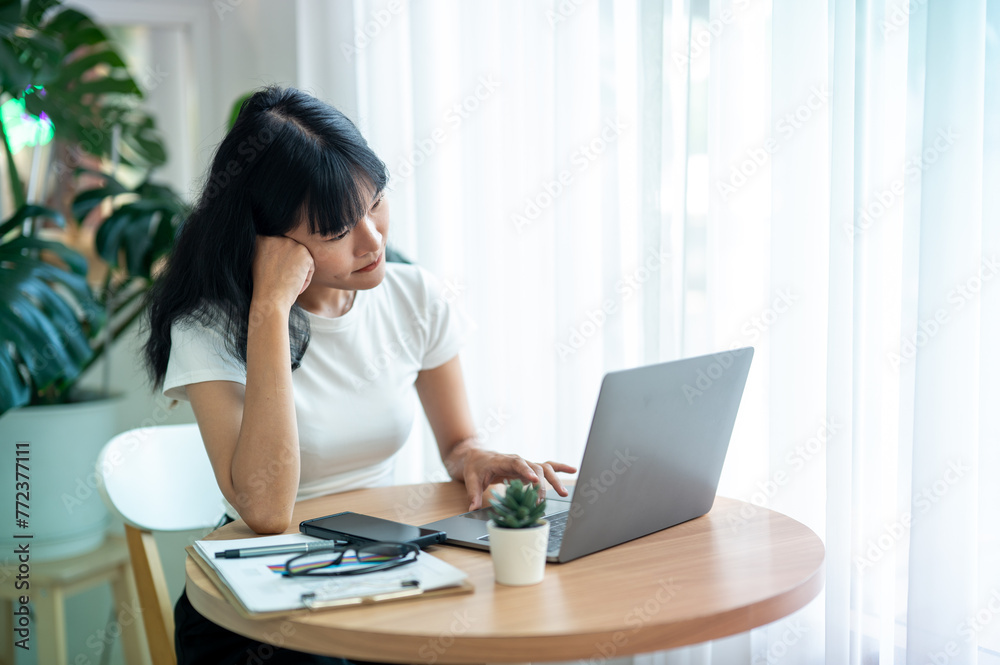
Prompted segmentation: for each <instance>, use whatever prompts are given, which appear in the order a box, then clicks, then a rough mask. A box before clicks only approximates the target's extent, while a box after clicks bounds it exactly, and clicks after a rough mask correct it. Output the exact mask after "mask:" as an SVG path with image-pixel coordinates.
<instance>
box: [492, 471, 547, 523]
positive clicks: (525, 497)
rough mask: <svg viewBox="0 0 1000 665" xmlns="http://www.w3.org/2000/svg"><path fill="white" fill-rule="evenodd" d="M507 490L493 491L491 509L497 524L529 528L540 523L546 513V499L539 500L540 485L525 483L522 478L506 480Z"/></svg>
mask: <svg viewBox="0 0 1000 665" xmlns="http://www.w3.org/2000/svg"><path fill="white" fill-rule="evenodd" d="M504 485H506V487H507V492H506V493H505V494H504V495H503V496H500V495H499V494H497V493H496V491H494V492H493V498H491V499H490V506H491V507H492V510H491V511H490V512H491V513H492V516H493V521H494V522H496V525H497V526H499V527H503V528H505V529H527V528H529V527H533V526H535V525H537V524H538V520H540V519H541V517H542V515H544V514H545V499H542V500H541V501H539V500H538V485H525V484H524V483H522V482H521V481H520V480H514V481H512V482H509V483H507V482H505V483H504Z"/></svg>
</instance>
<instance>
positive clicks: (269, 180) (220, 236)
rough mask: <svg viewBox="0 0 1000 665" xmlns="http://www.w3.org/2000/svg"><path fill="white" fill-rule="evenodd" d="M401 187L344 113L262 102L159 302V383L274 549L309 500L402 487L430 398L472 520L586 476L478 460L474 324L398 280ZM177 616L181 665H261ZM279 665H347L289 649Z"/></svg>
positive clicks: (218, 167) (249, 109) (279, 99)
mask: <svg viewBox="0 0 1000 665" xmlns="http://www.w3.org/2000/svg"><path fill="white" fill-rule="evenodd" d="M387 181H388V173H387V170H386V168H385V165H384V164H383V163H382V161H381V160H380V159H379V158H378V157H377V156H376V155H375V154H374V153H373V152H372V150H371V149H370V148H369V147H368V144H367V142H366V141H365V139H364V138H363V137H362V136H361V134H360V132H358V130H357V128H356V127H355V126H354V125H353V124H352V123H351V121H350V120H348V119H347V118H346V117H345V116H344V115H343V114H341V113H340V112H339V111H337V110H336V109H334V108H332V107H331V106H329V105H327V104H325V103H323V102H321V101H319V100H317V99H314V98H312V97H310V96H309V95H306V94H304V93H302V92H300V91H298V90H294V89H280V88H273V87H272V88H267V89H265V90H262V91H259V92H257V93H256V94H254V95H253V96H251V97H250V98H249V99H248V100H247V101H246V102H245V103H244V105H243V107H242V109H241V111H240V114H239V118H238V119H237V121H236V124H235V125H234V126H233V128H232V130H231V131H230V132H229V133H228V134H227V135H226V137H225V138H224V139H223V141H222V143H221V145H220V146H219V148H218V151H217V153H216V155H215V157H214V159H213V161H212V166H211V170H210V172H209V177H208V181H207V183H206V187H205V190H204V192H203V193H202V196H201V199H200V201H199V202H198V204H197V207H196V208H195V210H194V212H193V213H192V214H191V216H190V217H189V219H188V220H187V221H186V222H185V224H184V226H183V227H182V229H181V231H180V233H179V236H178V238H177V243H176V246H175V249H174V252H173V254H172V256H171V258H170V262H169V265H168V266H167V268H166V271H165V273H164V275H163V277H162V278H161V279H160V280H159V281H158V282H157V286H156V289H155V292H154V293H153V294H152V296H151V302H150V307H149V328H150V336H149V341H148V342H147V345H146V349H145V355H146V362H147V365H148V368H149V371H150V374H151V376H152V379H153V382H154V384H155V385H156V386H157V387H160V388H162V390H163V391H164V394H166V395H167V396H168V397H171V398H178V399H188V400H190V402H191V406H192V409H193V410H194V414H195V417H196V418H197V421H198V427H199V429H200V430H201V434H202V438H203V439H204V442H205V448H206V449H207V451H208V457H209V459H210V460H211V463H212V467H213V469H214V471H215V476H216V479H217V480H218V483H219V488H220V489H221V490H222V494H223V496H224V497H225V498H226V500H227V502H228V504H229V506H228V507H227V512H228V514H229V515H230V517H232V518H241V519H243V520H244V521H245V522H246V523H247V524H248V525H249V526H250V528H252V529H253V530H254V531H256V532H257V533H261V534H268V533H280V532H282V531H284V530H285V529H287V528H288V526H289V523H290V520H291V516H292V508H293V506H294V504H295V502H296V501H299V500H302V499H308V498H312V497H314V496H319V495H323V494H329V493H332V492H340V491H345V490H349V489H356V488H359V487H371V486H377V485H383V484H387V483H388V482H390V480H391V472H392V466H391V457H392V455H393V454H394V453H395V452H396V451H398V450H399V448H400V447H401V446H402V445H403V443H404V442H405V440H406V438H407V435H408V434H409V432H410V428H411V424H412V419H413V410H414V409H413V399H412V393H413V391H412V389H411V388H412V387H413V386H416V392H417V395H418V396H419V398H420V402H421V405H422V406H423V408H424V411H425V412H426V414H427V419H428V421H429V422H430V425H431V428H432V429H433V431H434V435H435V438H436V439H437V444H438V448H439V449H440V453H441V459H442V460H443V461H444V464H445V467H446V468H447V469H448V472H449V474H450V475H451V477H452V478H454V479H456V480H461V481H463V482H464V483H465V485H466V487H467V490H468V494H469V508H470V510H471V509H475V508H479V507H480V506H481V502H482V494H483V492H484V491H485V490H486V488H487V487H488V485H489V484H491V483H494V482H498V481H500V480H503V479H507V478H521V479H523V480H525V481H528V482H540V481H542V480H547V481H548V482H549V483H551V484H552V485H553V486H554V487H555V489H556V491H558V492H559V493H560V494H562V495H564V496H565V495H566V494H567V492H566V489H565V488H564V487H563V485H562V483H561V482H560V481H559V479H558V477H557V476H556V472H557V471H564V472H570V473H572V472H574V471H575V469H574V468H573V467H570V466H567V465H565V464H559V463H556V462H546V463H544V464H538V463H534V462H529V461H527V460H524V459H522V458H521V457H519V456H517V455H502V454H500V453H496V452H492V451H488V450H484V449H482V448H480V447H479V446H478V445H477V443H476V439H475V434H474V433H475V427H474V425H473V421H472V417H471V414H470V412H469V406H468V403H467V400H466V394H465V387H464V385H463V381H462V371H461V367H460V365H459V359H458V350H459V347H460V346H461V344H462V339H463V332H464V331H463V320H462V318H461V315H460V313H459V312H457V311H456V310H454V309H453V308H452V306H451V305H450V304H449V302H448V299H447V298H445V297H444V295H443V294H442V292H441V288H440V285H439V283H438V282H437V281H436V280H435V279H434V278H433V277H432V276H430V275H429V274H428V273H426V272H425V271H424V270H422V269H421V268H419V267H416V266H412V265H405V264H397V263H393V264H390V265H387V264H386V260H385V252H386V238H387V235H388V230H389V211H388V205H387V203H386V201H385V200H384V190H385V186H386V183H387ZM175 617H176V624H177V633H176V640H175V641H176V645H177V652H178V660H179V662H180V663H195V662H205V663H212V664H213V665H217V664H218V663H244V662H248V661H249V662H255V660H254V659H255V658H258V659H259V657H260V656H259V653H260V651H261V645H260V644H259V643H256V642H253V641H251V640H248V639H245V638H243V637H241V636H239V635H236V634H234V633H230V632H229V631H227V630H225V629H223V628H221V627H219V626H216V625H215V624H212V623H211V622H209V621H208V620H207V619H204V617H202V616H201V615H199V614H198V613H197V611H196V610H194V608H193V607H191V605H190V602H188V599H187V596H186V595H182V596H181V598H180V600H179V601H178V603H177V607H176V608H175ZM265 646H266V645H265ZM268 653H269V650H268ZM282 658H284V659H285V660H282ZM311 659H312V660H311ZM268 662H270V663H273V662H295V663H303V662H327V663H328V662H342V661H338V660H336V659H325V658H319V657H312V656H308V655H306V654H298V653H294V652H289V651H287V650H278V651H277V653H275V654H274V655H273V656H272V657H271V658H269V659H268Z"/></svg>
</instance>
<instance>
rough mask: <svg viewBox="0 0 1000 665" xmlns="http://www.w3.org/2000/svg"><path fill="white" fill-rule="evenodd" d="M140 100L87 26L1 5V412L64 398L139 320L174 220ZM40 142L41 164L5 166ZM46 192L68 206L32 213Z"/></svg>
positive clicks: (39, 6) (178, 212) (122, 67)
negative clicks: (59, 194)
mask: <svg viewBox="0 0 1000 665" xmlns="http://www.w3.org/2000/svg"><path fill="white" fill-rule="evenodd" d="M141 100H142V91H141V90H140V88H139V86H138V85H137V84H136V81H135V80H134V79H133V78H132V76H131V75H130V73H129V71H128V69H127V67H126V64H125V61H124V59H123V58H122V57H121V55H120V54H119V52H118V50H117V47H116V46H115V44H114V43H113V41H112V40H111V39H110V38H109V36H108V34H107V33H106V31H105V30H104V29H102V28H101V27H100V26H98V25H97V24H96V23H95V22H94V21H93V20H92V19H91V18H90V17H88V16H87V15H86V14H84V13H82V12H80V11H79V10H76V9H71V8H67V7H64V6H62V4H61V2H59V1H58V0H31V1H30V2H28V3H27V4H23V3H22V2H20V0H0V103H2V104H3V107H2V108H0V130H2V132H0V133H2V135H3V145H2V146H0V151H3V153H4V157H3V158H2V159H3V160H4V161H5V164H6V169H5V171H6V175H7V184H8V189H9V200H10V201H11V202H12V206H8V207H12V208H13V212H11V213H10V214H9V215H7V216H6V219H4V220H3V221H0V414H2V413H3V412H5V411H8V410H10V409H14V408H17V407H21V406H25V405H39V404H55V403H64V402H67V401H69V400H70V399H72V397H73V394H74V391H73V388H74V386H75V384H76V382H77V380H78V379H79V378H80V376H81V375H82V374H83V372H84V371H85V370H86V369H87V368H88V367H89V366H90V365H91V364H93V363H94V362H95V361H96V360H97V359H99V358H100V357H101V356H102V354H104V353H106V352H107V351H108V349H109V348H110V345H111V344H112V342H114V340H115V339H116V338H117V337H118V336H119V335H120V334H121V333H122V332H123V331H124V330H125V329H126V328H127V326H128V324H129V323H131V322H132V321H133V320H134V319H135V318H136V317H137V316H138V315H139V314H140V313H141V304H142V296H143V295H144V294H145V292H146V291H147V290H148V288H149V287H150V285H151V283H152V280H153V278H154V274H155V269H156V266H157V260H158V259H159V258H160V257H162V256H164V255H165V254H167V253H168V252H169V251H170V248H171V247H172V244H173V239H174V235H175V232H176V230H177V227H178V226H179V224H180V222H181V220H182V219H183V218H184V216H185V215H186V212H187V211H186V207H185V204H184V203H183V202H182V201H181V199H180V198H179V197H178V196H177V195H176V194H175V193H174V192H173V191H172V190H171V189H170V188H169V187H166V186H164V185H160V184H155V183H154V182H153V180H152V178H151V176H152V174H153V172H154V170H155V169H156V167H158V166H160V165H161V164H163V163H164V162H165V160H166V151H165V150H164V147H163V143H162V141H161V140H160V138H159V137H158V135H157V133H156V128H155V125H154V122H153V118H152V117H150V116H149V115H148V114H147V113H145V112H144V111H143V110H142V109H141V107H140V102H141ZM25 135H27V141H25ZM46 139H49V140H51V141H52V142H53V143H54V145H53V146H49V147H48V150H47V154H49V155H54V157H52V158H51V159H45V158H39V157H38V156H36V155H32V159H31V160H25V159H23V158H21V159H20V160H18V159H15V156H16V153H17V152H18V151H19V150H33V151H41V150H43V147H42V143H43V142H44V141H45V140H46ZM18 161H20V162H21V169H22V170H21V172H19V171H18ZM39 162H44V163H45V164H44V166H42V167H39V166H38V163H39ZM26 163H30V166H29V167H28V168H25V164H26ZM50 182H55V183H57V184H60V183H61V184H62V185H63V189H64V190H65V191H68V192H69V193H70V195H71V196H72V203H71V204H70V203H69V201H63V202H60V201H57V202H55V203H50V204H49V207H46V206H43V205H41V204H40V203H38V202H39V201H43V200H45V199H44V197H45V196H46V193H45V191H44V190H45V184H46V183H50ZM67 183H68V185H67ZM125 183H131V184H125ZM2 184H3V183H0V187H2ZM25 185H27V186H25ZM29 198H33V199H34V200H35V202H29V201H28V199H29ZM49 198H54V197H51V196H50V197H49ZM60 205H61V207H62V208H64V209H58V208H60ZM94 227H96V231H94ZM81 239H85V240H86V241H88V242H87V243H84V244H81ZM85 255H87V256H88V257H89V263H88V260H87V259H85V258H84V256H85Z"/></svg>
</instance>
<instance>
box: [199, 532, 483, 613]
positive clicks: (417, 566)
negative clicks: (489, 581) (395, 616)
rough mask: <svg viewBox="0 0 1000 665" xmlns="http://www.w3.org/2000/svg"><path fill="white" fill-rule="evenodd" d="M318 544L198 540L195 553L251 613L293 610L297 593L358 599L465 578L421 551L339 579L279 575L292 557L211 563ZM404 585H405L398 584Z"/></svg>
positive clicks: (280, 539) (303, 539)
mask: <svg viewBox="0 0 1000 665" xmlns="http://www.w3.org/2000/svg"><path fill="white" fill-rule="evenodd" d="M315 542H324V541H322V539H319V538H314V537H312V536H306V535H304V534H290V535H282V536H266V537H263V538H244V539H240V540H198V541H195V544H194V545H195V549H196V550H197V552H198V554H200V555H201V556H202V558H204V559H205V561H207V562H208V564H209V565H210V566H212V568H214V569H215V571H216V572H217V573H218V574H219V578H220V579H221V580H222V581H223V583H224V584H225V585H226V586H228V587H229V589H230V590H231V591H232V592H233V594H234V595H235V596H236V597H237V598H239V599H240V602H242V603H243V606H244V607H245V608H246V609H247V611H248V612H251V613H259V612H275V611H284V610H294V609H299V608H302V607H304V604H303V601H302V596H303V594H315V597H314V599H315V600H316V601H320V602H321V601H331V600H340V599H345V598H363V597H369V596H374V595H379V594H387V593H393V592H397V591H401V590H405V589H407V588H413V587H412V584H411V582H412V581H416V582H417V584H418V585H419V588H420V589H421V590H423V591H432V590H434V589H443V588H445V587H452V586H458V585H460V584H461V583H462V582H463V581H464V580H465V578H466V574H465V573H464V572H462V571H461V570H459V569H458V568H455V567H454V566H452V565H451V564H449V563H445V562H444V561H442V560H441V559H438V558H436V557H434V556H432V555H430V554H428V553H427V552H423V551H421V552H420V554H419V556H418V557H417V560H416V561H415V562H414V563H411V564H407V565H405V566H397V567H395V568H390V569H388V570H382V571H378V572H374V573H365V574H364V575H351V576H345V577H316V578H305V577H285V576H284V575H282V574H281V573H280V572H276V570H277V569H278V568H279V567H283V566H284V564H285V562H286V561H288V560H289V559H290V558H291V557H292V556H294V554H274V555H270V556H261V557H250V558H246V559H216V558H215V553H216V552H222V551H223V550H230V549H240V548H246V547H264V546H267V545H294V544H298V543H315ZM404 582H406V583H407V584H406V585H404Z"/></svg>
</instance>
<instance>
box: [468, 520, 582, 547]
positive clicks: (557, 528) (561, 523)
mask: <svg viewBox="0 0 1000 665" xmlns="http://www.w3.org/2000/svg"><path fill="white" fill-rule="evenodd" d="M545 519H547V520H548V521H549V545H548V550H547V552H546V553H547V554H558V553H559V548H560V547H562V539H563V533H565V532H566V523H567V522H568V521H569V511H568V510H565V511H563V512H561V513H555V514H553V515H546V516H545ZM476 540H481V541H483V542H484V543H488V542H490V536H489V534H486V535H485V536H479V538H477V539H476Z"/></svg>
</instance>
